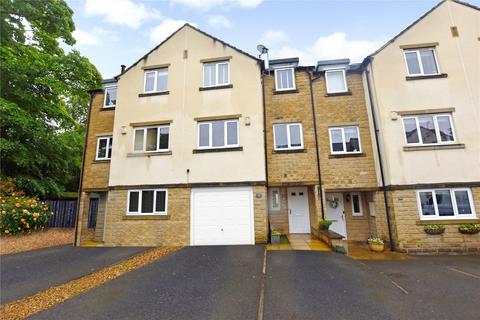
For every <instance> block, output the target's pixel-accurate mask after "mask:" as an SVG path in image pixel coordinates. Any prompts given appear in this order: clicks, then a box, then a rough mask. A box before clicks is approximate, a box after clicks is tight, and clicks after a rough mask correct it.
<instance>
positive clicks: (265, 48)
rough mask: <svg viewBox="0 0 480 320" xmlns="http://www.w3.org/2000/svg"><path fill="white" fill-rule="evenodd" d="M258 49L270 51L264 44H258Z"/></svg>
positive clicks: (262, 51)
mask: <svg viewBox="0 0 480 320" xmlns="http://www.w3.org/2000/svg"><path fill="white" fill-rule="evenodd" d="M257 50H258V52H260V53H267V52H268V48H267V47H265V46H264V45H263V44H259V45H257Z"/></svg>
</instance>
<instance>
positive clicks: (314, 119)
mask: <svg viewBox="0 0 480 320" xmlns="http://www.w3.org/2000/svg"><path fill="white" fill-rule="evenodd" d="M312 76H313V75H312V72H311V71H309V72H308V79H309V83H310V99H311V105H312V115H313V132H314V135H315V150H316V153H317V174H318V188H319V190H318V191H319V192H318V193H319V195H320V208H321V211H322V219H323V220H325V209H324V207H323V189H322V175H321V173H320V155H319V152H320V150H319V147H318V134H317V116H316V114H315V98H314V96H313V82H314V81H315V80H317V79H319V77H317V78H313V77H312Z"/></svg>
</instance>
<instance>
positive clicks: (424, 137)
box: [403, 114, 455, 145]
mask: <svg viewBox="0 0 480 320" xmlns="http://www.w3.org/2000/svg"><path fill="white" fill-rule="evenodd" d="M403 128H404V132H405V141H406V143H407V145H432V144H447V143H454V142H455V133H454V130H453V125H452V116H451V115H450V114H437V115H422V116H408V117H404V118H403Z"/></svg>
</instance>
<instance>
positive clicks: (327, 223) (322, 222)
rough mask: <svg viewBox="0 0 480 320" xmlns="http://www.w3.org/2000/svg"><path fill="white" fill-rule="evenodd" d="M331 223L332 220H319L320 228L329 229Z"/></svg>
mask: <svg viewBox="0 0 480 320" xmlns="http://www.w3.org/2000/svg"><path fill="white" fill-rule="evenodd" d="M331 224H332V220H325V219H322V220H320V221H319V222H318V228H319V229H320V230H328V228H330V225H331Z"/></svg>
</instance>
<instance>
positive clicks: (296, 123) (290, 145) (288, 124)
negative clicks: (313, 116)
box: [273, 122, 305, 151]
mask: <svg viewBox="0 0 480 320" xmlns="http://www.w3.org/2000/svg"><path fill="white" fill-rule="evenodd" d="M276 126H286V127H287V144H288V147H287V148H277V142H276V141H277V140H276V137H275V127H276ZM291 126H300V143H301V145H300V146H298V147H292V141H291V139H290V127H291ZM273 148H274V150H279V151H282V150H303V149H304V148H305V147H304V145H303V125H302V124H301V123H300V122H292V123H275V124H273Z"/></svg>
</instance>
